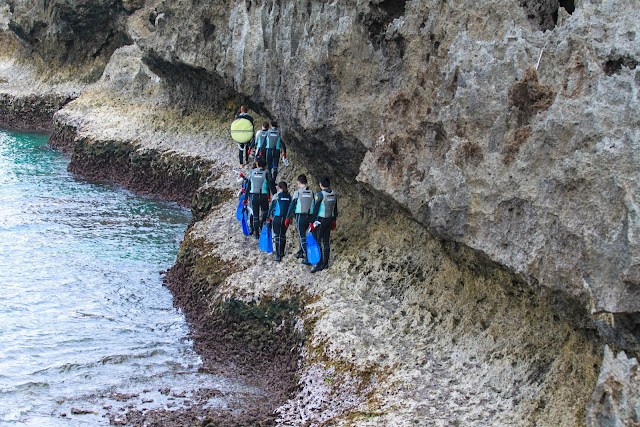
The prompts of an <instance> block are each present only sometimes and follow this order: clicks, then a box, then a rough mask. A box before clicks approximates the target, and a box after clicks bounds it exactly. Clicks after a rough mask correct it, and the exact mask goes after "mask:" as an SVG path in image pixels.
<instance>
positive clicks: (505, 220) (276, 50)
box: [137, 0, 640, 313]
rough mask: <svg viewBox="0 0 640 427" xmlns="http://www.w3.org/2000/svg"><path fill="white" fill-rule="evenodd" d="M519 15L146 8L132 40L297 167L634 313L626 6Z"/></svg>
mask: <svg viewBox="0 0 640 427" xmlns="http://www.w3.org/2000/svg"><path fill="white" fill-rule="evenodd" d="M520 3H521V6H522V7H520V6H518V4H517V3H514V2H511V1H509V2H507V1H499V2H491V3H482V4H478V2H474V1H465V0H457V1H453V2H440V1H436V0H420V1H411V2H404V1H402V2H386V1H385V2H379V1H363V0H361V1H354V2H334V3H326V2H308V3H307V4H306V5H304V6H303V5H301V4H300V3H297V2H231V3H225V2H220V3H214V4H207V5H206V6H204V5H202V4H200V3H198V2H190V1H182V2H159V3H157V4H156V5H155V6H154V8H153V10H152V11H151V10H150V11H149V13H150V18H151V17H153V16H155V18H156V19H153V20H151V21H153V22H154V27H153V28H152V29H151V31H150V32H149V34H148V35H147V36H146V37H141V38H140V39H138V40H137V43H138V44H139V46H140V47H141V49H142V51H143V52H144V55H145V57H146V58H150V59H152V60H153V61H154V62H155V63H156V64H164V65H165V67H169V65H167V64H170V65H171V66H172V67H173V69H174V70H179V68H178V67H183V68H182V69H183V70H184V69H185V67H187V68H192V69H194V70H201V71H203V72H206V74H207V75H209V76H211V79H213V80H215V81H217V82H219V84H221V85H222V86H225V87H231V88H233V89H234V90H237V91H239V92H240V93H241V94H243V95H246V96H247V97H249V98H250V99H251V100H252V101H253V102H255V103H256V104H257V105H260V106H263V107H264V108H265V109H266V110H267V111H269V113H270V115H272V116H274V117H277V118H279V119H280V123H281V128H282V130H283V131H284V132H285V134H286V135H287V137H288V138H289V139H290V140H291V141H292V142H293V143H292V144H291V146H292V148H293V147H294V148H295V149H296V150H297V151H298V152H300V153H301V158H303V159H306V160H308V162H309V163H310V164H311V168H312V171H313V172H315V173H317V174H322V173H326V172H328V173H330V174H334V175H341V176H342V177H344V178H345V179H346V180H347V181H350V182H353V180H354V179H356V180H357V181H358V182H360V183H362V184H365V185H366V186H367V187H368V188H369V189H370V190H371V191H373V192H376V193H378V194H383V195H385V196H386V197H388V198H391V199H393V200H395V201H396V202H398V203H400V204H401V205H402V206H404V207H405V208H406V209H408V210H409V211H410V212H411V214H412V215H413V217H414V218H415V219H416V220H417V221H418V222H419V223H421V224H423V225H424V226H425V227H426V228H427V229H428V230H430V231H431V232H432V233H434V234H435V235H437V236H439V237H442V238H444V239H450V240H455V241H457V242H461V243H464V244H465V245H468V246H469V247H472V248H474V249H477V250H479V251H482V252H483V253H485V254H487V255H488V256H489V257H490V258H491V259H493V260H494V261H497V262H499V263H501V264H503V265H504V266H506V267H507V268H510V269H512V270H514V271H515V272H517V273H519V274H522V275H523V276H524V277H527V278H528V280H529V281H530V283H532V284H536V283H538V284H541V285H542V286H546V287H549V288H553V289H559V290H562V291H563V292H566V293H568V294H571V295H573V296H574V297H575V298H578V299H581V300H582V301H584V304H585V305H586V306H589V307H590V309H592V310H593V311H594V312H602V311H605V312H613V313H626V312H635V311H638V310H639V309H640V276H639V274H640V267H639V265H640V258H639V249H640V246H639V242H638V237H637V236H638V234H639V229H640V227H639V224H638V208H637V203H636V202H635V200H636V199H637V198H638V194H639V188H640V185H639V183H638V176H639V174H638V164H639V163H638V161H637V158H636V157H637V151H638V150H637V149H636V148H637V145H638V140H639V138H640V137H639V134H638V131H637V129H638V128H639V126H638V125H639V123H638V120H639V119H638V118H639V117H640V113H639V107H638V98H637V92H638V84H639V83H638V82H639V77H638V71H637V68H636V65H637V64H638V60H639V58H640V47H639V45H638V43H635V42H634V40H636V37H637V34H638V33H640V24H639V22H640V19H639V18H640V16H638V13H639V12H638V11H639V10H640V2H639V1H638V0H604V1H591V0H584V1H578V2H575V7H574V8H571V7H570V6H567V3H566V2H541V1H531V2H520ZM560 4H565V6H560ZM566 8H570V9H572V10H570V11H569V10H567V9H566ZM570 13H571V14H570ZM193 16H198V17H199V18H198V19H197V20H194V19H192V17H193ZM160 17H162V18H161V19H160ZM185 23H189V25H185ZM541 51H543V53H542V58H541V60H540V64H539V67H538V69H537V70H536V71H534V70H533V69H532V67H535V66H536V65H537V64H538V60H539V58H540V53H541ZM182 76H183V74H180V73H174V74H173V77H174V78H176V79H182ZM167 78H169V79H171V76H170V75H168V76H167ZM518 88H522V89H524V91H523V90H522V89H518ZM527 90H531V91H532V92H531V93H528V94H527ZM517 95H525V96H524V98H522V97H520V98H518V96H517ZM538 97H541V98H539V99H538ZM323 159H326V160H323Z"/></svg>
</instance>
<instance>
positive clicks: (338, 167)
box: [287, 126, 367, 184]
mask: <svg viewBox="0 0 640 427" xmlns="http://www.w3.org/2000/svg"><path fill="white" fill-rule="evenodd" d="M291 128H292V132H290V133H288V134H287V140H288V141H290V144H291V146H292V147H295V150H296V153H297V155H298V162H300V163H301V164H304V165H306V167H307V168H308V169H309V172H310V173H311V174H313V175H315V176H317V177H321V176H325V175H326V176H333V177H341V178H342V179H343V180H344V181H345V182H346V183H349V184H353V183H355V181H356V176H357V175H358V173H359V170H360V164H361V163H362V160H363V159H364V155H365V154H366V151H367V150H366V148H365V147H364V145H363V144H362V143H361V142H360V141H359V140H358V139H356V138H354V137H350V136H349V135H345V134H343V133H341V132H339V131H337V130H336V129H334V128H331V127H324V128H321V129H315V130H313V131H305V130H303V129H302V128H296V126H291Z"/></svg>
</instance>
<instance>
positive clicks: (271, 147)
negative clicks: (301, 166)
mask: <svg viewBox="0 0 640 427" xmlns="http://www.w3.org/2000/svg"><path fill="white" fill-rule="evenodd" d="M265 144H266V147H265V148H266V150H265V151H266V157H267V169H268V170H269V172H271V171H272V170H273V179H274V180H275V179H276V178H277V176H278V164H279V163H280V152H282V153H283V154H282V157H283V158H285V159H286V158H287V146H286V145H285V143H284V141H283V140H282V137H281V135H280V130H279V129H278V124H277V123H276V122H271V129H269V131H268V132H267V135H266V137H265Z"/></svg>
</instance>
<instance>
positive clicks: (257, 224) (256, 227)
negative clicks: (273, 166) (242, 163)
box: [244, 168, 276, 238]
mask: <svg viewBox="0 0 640 427" xmlns="http://www.w3.org/2000/svg"><path fill="white" fill-rule="evenodd" d="M263 173H264V177H262V175H263ZM257 175H260V178H258V176H257ZM256 184H258V185H259V188H256ZM275 192H276V187H275V185H274V183H273V178H271V174H270V173H269V171H266V170H263V169H260V168H258V169H253V170H252V171H251V173H250V174H249V181H248V182H247V186H246V189H245V194H244V199H245V200H249V198H251V209H252V210H253V233H254V236H255V237H256V238H259V236H260V231H261V229H262V225H263V224H264V222H265V221H266V220H267V215H268V213H269V193H271V194H275Z"/></svg>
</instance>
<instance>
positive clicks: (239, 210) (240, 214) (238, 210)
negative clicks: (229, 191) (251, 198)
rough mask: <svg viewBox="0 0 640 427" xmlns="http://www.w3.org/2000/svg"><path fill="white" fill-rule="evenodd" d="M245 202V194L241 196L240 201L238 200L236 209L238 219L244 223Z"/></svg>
mask: <svg viewBox="0 0 640 427" xmlns="http://www.w3.org/2000/svg"><path fill="white" fill-rule="evenodd" d="M243 201H244V194H240V200H238V207H237V208H236V219H237V220H238V221H242V202H243Z"/></svg>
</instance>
